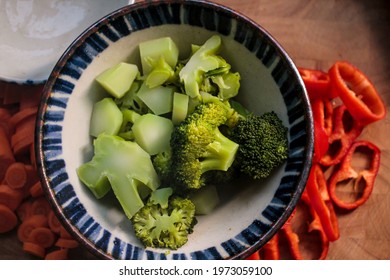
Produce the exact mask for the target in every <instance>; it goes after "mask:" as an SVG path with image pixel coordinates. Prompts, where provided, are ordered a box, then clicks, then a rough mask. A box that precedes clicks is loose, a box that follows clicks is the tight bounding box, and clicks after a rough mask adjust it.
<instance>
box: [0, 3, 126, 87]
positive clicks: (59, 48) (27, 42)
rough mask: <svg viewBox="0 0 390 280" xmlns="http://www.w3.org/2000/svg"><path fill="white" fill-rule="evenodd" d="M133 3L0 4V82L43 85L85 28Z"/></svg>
mask: <svg viewBox="0 0 390 280" xmlns="http://www.w3.org/2000/svg"><path fill="white" fill-rule="evenodd" d="M133 2H134V1H133V0H130V1H129V0H109V1H107V0H39V1H38V0H0V61H1V63H0V79H2V80H5V81H9V82H17V83H22V84H25V83H27V84H37V83H43V82H45V81H46V79H47V78H48V77H49V75H50V72H51V70H52V68H53V67H54V65H55V63H56V62H57V60H58V59H59V57H60V56H61V55H62V53H63V52H64V51H65V49H66V48H67V47H68V46H69V45H70V44H71V43H72V41H73V40H74V39H75V38H76V37H77V36H78V35H79V34H80V33H81V32H82V31H83V30H85V29H86V28H87V27H88V26H90V25H91V24H92V23H94V22H95V21H97V20H99V19H100V18H101V17H103V16H105V15H106V14H108V13H110V12H112V11H114V10H116V9H118V8H120V7H123V6H125V5H127V4H132V3H133Z"/></svg>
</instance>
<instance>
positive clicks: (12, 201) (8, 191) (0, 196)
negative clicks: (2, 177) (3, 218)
mask: <svg viewBox="0 0 390 280" xmlns="http://www.w3.org/2000/svg"><path fill="white" fill-rule="evenodd" d="M22 200H23V192H22V191H21V190H15V189H12V188H10V187H9V186H8V185H0V204H3V205H6V206H7V207H8V208H10V209H11V210H12V211H15V210H16V208H18V206H19V205H20V204H21V203H22Z"/></svg>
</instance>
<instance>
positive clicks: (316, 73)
mask: <svg viewBox="0 0 390 280" xmlns="http://www.w3.org/2000/svg"><path fill="white" fill-rule="evenodd" d="M298 71H299V74H300V75H301V77H302V80H303V83H304V84H305V87H306V91H307V94H308V95H309V99H311V100H314V99H324V98H334V97H335V96H334V95H333V94H334V92H332V91H331V86H330V78H329V75H328V73H326V72H324V71H321V70H315V69H308V68H302V67H299V68H298Z"/></svg>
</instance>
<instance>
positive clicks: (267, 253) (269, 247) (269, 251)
mask: <svg viewBox="0 0 390 280" xmlns="http://www.w3.org/2000/svg"><path fill="white" fill-rule="evenodd" d="M260 253H261V256H262V257H263V259H264V260H280V251H279V234H278V233H276V234H275V235H274V236H273V237H272V238H271V239H270V240H269V241H268V242H267V243H266V244H264V246H263V247H262V248H261V250H260Z"/></svg>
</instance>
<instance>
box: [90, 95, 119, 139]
mask: <svg viewBox="0 0 390 280" xmlns="http://www.w3.org/2000/svg"><path fill="white" fill-rule="evenodd" d="M122 121H123V116H122V113H121V111H120V110H119V108H118V106H117V105H116V104H115V102H114V100H113V99H112V98H110V97H106V98H103V99H102V100H100V101H98V102H96V103H95V104H94V106H93V108H92V115H91V123H90V126H89V134H90V135H91V136H94V137H97V136H98V135H99V134H101V133H106V134H111V135H116V134H117V133H118V132H119V130H120V128H121V126H122Z"/></svg>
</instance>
